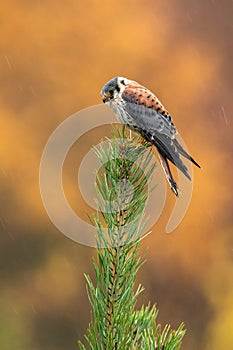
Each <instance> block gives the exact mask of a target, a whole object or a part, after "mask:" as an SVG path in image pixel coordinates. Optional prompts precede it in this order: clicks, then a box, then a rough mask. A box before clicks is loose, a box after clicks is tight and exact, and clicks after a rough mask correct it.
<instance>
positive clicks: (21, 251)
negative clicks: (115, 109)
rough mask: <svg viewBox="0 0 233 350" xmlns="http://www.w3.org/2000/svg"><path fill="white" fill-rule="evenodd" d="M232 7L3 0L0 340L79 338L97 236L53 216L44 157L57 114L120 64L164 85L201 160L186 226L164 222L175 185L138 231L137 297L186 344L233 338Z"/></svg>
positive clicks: (95, 89)
mask: <svg viewBox="0 0 233 350" xmlns="http://www.w3.org/2000/svg"><path fill="white" fill-rule="evenodd" d="M232 10H233V3H232V1H221V2H220V1H215V0H209V1H200V0H190V1H188V2H187V1H185V0H180V1H167V0H165V1H164V0H156V1H153V0H145V1H143V2H141V1H140V2H139V1H133V0H129V1H116V2H113V1H112V2H111V1H97V0H93V1H88V0H87V1H85V2H81V1H75V0H67V1H66V2H57V1H54V0H48V1H46V2H45V1H41V0H34V1H28V0H21V1H17V0H11V1H9V2H1V4H0V17H1V34H0V42H1V45H0V50H1V52H0V74H1V80H0V85H1V94H0V109H1V110H0V120H1V128H0V193H1V197H0V198H1V202H0V230H1V236H0V240H1V241H0V283H1V289H0V295H1V297H0V348H1V349H4V350H8V349H9V350H12V349H16V350H34V349H35V350H42V349H43V350H55V349H56V350H65V349H69V350H73V349H77V345H76V340H77V339H78V338H81V339H83V338H82V337H83V334H84V332H85V329H86V327H87V325H88V322H89V319H90V305H89V303H88V299H87V295H86V290H85V280H84V277H83V274H84V272H85V273H89V274H91V275H92V276H93V266H92V256H95V250H94V249H93V248H88V247H86V246H82V245H79V244H77V243H74V242H72V241H71V240H69V239H68V238H66V237H65V236H63V235H62V234H61V233H60V232H59V231H58V230H57V229H56V228H55V227H54V226H53V225H52V223H51V222H50V220H49V218H48V216H47V214H46V212H45V210H44V208H43V205H42V202H41V198H40V193H39V182H38V173H39V163H40V157H41V154H42V151H43V148H44V146H45V143H46V141H47V139H48V138H49V136H50V135H51V133H52V132H53V131H54V129H55V128H56V127H57V126H58V125H59V123H61V122H62V121H63V120H65V119H66V118H67V117H68V116H69V115H71V114H72V113H74V112H76V111H78V110H81V109H82V108H85V107H88V106H91V105H95V104H98V103H101V99H100V95H99V91H100V89H101V87H102V86H103V85H104V83H105V82H106V81H107V80H109V79H111V78H112V77H114V76H116V75H121V76H126V77H128V78H130V79H134V80H136V81H139V82H141V83H142V84H143V85H145V86H147V87H149V88H150V89H151V90H152V91H154V92H155V93H156V94H157V95H158V97H159V98H160V99H161V101H162V102H163V103H164V104H165V106H166V107H167V109H168V110H169V111H170V113H171V114H172V115H173V117H174V121H175V124H176V126H177V128H178V130H179V132H180V133H181V135H182V137H183V139H184V140H185V142H186V144H188V148H189V151H190V152H191V153H192V155H193V156H194V157H195V158H196V160H197V161H198V162H199V163H200V164H201V165H202V170H198V169H195V181H194V191H193V196H192V201H191V205H190V207H189V210H188V212H187V214H186V216H185V218H184V219H183V221H182V223H181V224H180V226H179V227H178V228H177V229H176V231H175V232H174V233H173V234H172V235H166V234H165V233H164V227H165V224H166V218H167V216H168V215H169V213H170V210H171V208H172V205H173V203H174V198H173V195H172V193H170V192H169V196H168V197H169V200H168V203H167V206H166V208H165V211H164V213H163V215H162V217H161V220H160V222H159V223H158V224H157V225H156V226H155V227H154V229H153V233H152V234H151V235H150V236H148V237H147V238H146V239H145V240H143V243H142V247H141V250H142V252H144V251H145V249H146V247H149V251H148V254H147V262H146V264H145V265H144V266H143V268H142V269H141V271H140V273H139V277H138V281H140V282H142V283H143V284H144V286H145V288H146V290H145V292H144V293H143V295H142V297H141V299H140V303H143V302H144V303H147V301H148V300H151V302H152V303H154V302H157V304H158V308H159V310H160V312H159V316H158V320H159V321H160V322H161V323H162V324H163V325H164V324H165V323H171V325H172V326H173V327H177V326H178V324H180V323H181V322H184V323H185V326H186V328H187V334H186V336H185V339H184V343H183V347H182V349H184V350H196V349H203V350H212V349H213V350H214V349H224V350H228V349H229V350H230V349H232V348H233V332H232V327H233V326H232V325H233V278H232V277H233V265H232V258H233V243H232V228H233V215H232V187H231V181H232V178H233V173H232V164H231V161H232V152H233V143H232V131H233V130H232V116H231V112H232V107H233V99H232V96H233V95H232V93H233V91H232V77H233V66H232V62H233V42H232V38H233V20H232V13H233V12H232ZM95 137H96V135H95ZM82 142H85V139H84V138H82ZM90 142H91V141H90V139H87V144H88V145H89V144H90ZM85 147H86V145H85V144H83V147H82V146H81V147H79V150H77V159H78V157H79V154H78V152H81V151H82V150H83V149H85ZM71 171H72V169H71ZM75 200H76V204H77V203H80V201H81V199H80V198H79V196H77V198H76V199H75V197H73V198H72V201H75ZM80 208H81V206H80ZM81 209H82V208H81Z"/></svg>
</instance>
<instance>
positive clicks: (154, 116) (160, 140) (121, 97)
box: [101, 77, 200, 196]
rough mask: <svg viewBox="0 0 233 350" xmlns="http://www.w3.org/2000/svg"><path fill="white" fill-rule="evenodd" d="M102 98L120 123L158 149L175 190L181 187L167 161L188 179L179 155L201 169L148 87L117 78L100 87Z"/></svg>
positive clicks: (175, 191) (171, 185)
mask: <svg viewBox="0 0 233 350" xmlns="http://www.w3.org/2000/svg"><path fill="white" fill-rule="evenodd" d="M101 95H102V100H103V102H104V103H106V104H108V105H109V106H110V108H111V109H112V110H113V112H114V114H115V115H116V117H117V119H118V120H119V122H121V123H123V124H125V125H126V126H127V127H129V128H130V129H131V130H133V131H136V132H138V133H139V134H140V135H141V136H142V137H143V138H144V139H145V140H146V141H147V142H150V143H151V144H152V145H154V146H155V147H156V148H157V151H158V153H159V158H160V161H161V165H162V168H163V170H164V173H165V175H166V178H167V180H168V183H169V185H170V187H171V189H172V191H173V192H174V193H175V195H176V196H178V195H179V193H178V186H177V184H176V182H175V180H174V178H173V175H172V173H171V170H170V166H169V163H168V160H169V161H170V162H172V163H173V164H174V165H175V166H176V167H177V168H178V169H179V170H180V171H182V173H183V174H184V175H185V176H186V177H187V178H188V179H189V180H191V178H190V175H189V173H188V169H187V167H186V166H185V165H184V163H183V162H182V160H181V158H180V155H182V156H183V157H185V158H187V159H189V160H190V161H191V162H192V163H194V164H195V165H196V166H197V167H198V168H200V165H199V164H198V163H197V162H196V161H195V160H194V159H193V158H192V157H191V156H190V155H189V154H188V153H187V152H186V151H185V150H184V148H183V147H182V146H181V144H180V143H179V142H178V141H177V139H176V136H177V135H178V132H177V130H176V128H175V125H174V123H173V121H172V117H171V116H170V114H169V113H168V111H167V110H166V109H165V108H164V106H163V105H162V103H161V102H160V101H159V99H158V98H157V97H156V96H155V95H154V94H153V93H152V92H151V91H150V90H148V89H147V88H146V87H144V86H142V85H140V84H138V83H137V82H136V81H133V80H129V79H126V78H123V77H115V78H113V79H111V80H110V81H108V82H107V83H106V84H105V85H104V87H103V88H102V90H101Z"/></svg>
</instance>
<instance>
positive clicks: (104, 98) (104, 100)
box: [102, 94, 109, 103]
mask: <svg viewBox="0 0 233 350" xmlns="http://www.w3.org/2000/svg"><path fill="white" fill-rule="evenodd" d="M108 100H109V96H108V95H107V94H104V95H103V96H102V101H103V103H105V102H107V101H108Z"/></svg>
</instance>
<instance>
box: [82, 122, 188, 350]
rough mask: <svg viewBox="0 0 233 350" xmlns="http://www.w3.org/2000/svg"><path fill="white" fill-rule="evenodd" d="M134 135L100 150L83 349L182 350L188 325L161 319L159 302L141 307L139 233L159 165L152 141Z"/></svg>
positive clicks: (119, 136)
mask: <svg viewBox="0 0 233 350" xmlns="http://www.w3.org/2000/svg"><path fill="white" fill-rule="evenodd" d="M139 141H140V140H139V139H138V138H137V139H129V138H127V136H126V134H125V129H124V127H123V129H122V131H116V135H115V137H114V138H113V140H107V147H106V146H104V145H102V146H100V147H99V148H98V149H96V153H97V156H98V158H99V160H100V162H101V164H102V169H101V170H100V171H99V173H98V174H97V182H96V189H97V194H98V201H97V204H98V208H99V210H98V214H97V215H95V217H94V219H93V222H94V224H95V225H96V230H97V261H96V262H94V269H95V275H96V282H95V284H94V283H93V282H92V280H91V278H90V277H89V276H85V277H86V280H87V292H88V297H89V301H90V303H91V306H92V320H91V322H90V324H89V327H88V330H87V333H86V335H85V339H86V343H87V347H86V346H85V345H84V344H83V343H81V342H80V341H79V342H78V344H79V347H80V349H81V350H84V349H91V350H128V349H129V350H134V349H143V350H147V349H148V350H177V349H180V345H181V341H182V338H183V336H184V333H185V331H184V330H183V325H181V326H180V327H179V328H178V330H176V331H172V330H171V329H170V326H165V328H164V329H163V330H161V326H160V325H159V324H157V323H156V317H157V314H158V311H157V309H156V307H155V305H154V306H152V307H151V306H150V304H148V306H142V308H141V309H140V310H136V302H137V298H138V296H139V294H140V293H141V292H142V291H143V287H142V286H141V285H139V286H138V287H137V288H135V278H136V273H137V271H138V269H139V268H140V267H141V265H142V264H143V260H142V258H141V257H139V256H138V251H139V245H140V236H141V234H142V233H143V230H144V228H145V225H146V218H145V217H144V208H145V205H146V201H147V198H148V195H149V188H148V183H149V181H150V179H151V175H152V173H153V170H154V167H155V165H151V159H152V151H151V149H149V148H148V146H149V145H148V144H145V143H143V144H140V142H139Z"/></svg>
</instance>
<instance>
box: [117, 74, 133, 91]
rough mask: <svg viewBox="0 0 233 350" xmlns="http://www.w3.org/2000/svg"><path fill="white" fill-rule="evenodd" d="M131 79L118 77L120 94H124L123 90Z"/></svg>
mask: <svg viewBox="0 0 233 350" xmlns="http://www.w3.org/2000/svg"><path fill="white" fill-rule="evenodd" d="M130 81H131V80H129V79H127V78H124V77H118V86H119V87H120V91H119V94H122V92H123V91H124V90H125V87H126V86H127V85H129V83H130Z"/></svg>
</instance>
